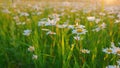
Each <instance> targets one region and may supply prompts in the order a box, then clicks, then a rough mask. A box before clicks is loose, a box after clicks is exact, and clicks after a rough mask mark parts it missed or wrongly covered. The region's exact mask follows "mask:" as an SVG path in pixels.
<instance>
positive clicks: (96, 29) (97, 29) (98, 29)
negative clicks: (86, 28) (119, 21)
mask: <svg viewBox="0 0 120 68" xmlns="http://www.w3.org/2000/svg"><path fill="white" fill-rule="evenodd" d="M100 30H101V29H100V28H99V27H97V28H95V29H93V30H92V31H96V32H98V31H100Z"/></svg>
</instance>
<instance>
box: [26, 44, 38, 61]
mask: <svg viewBox="0 0 120 68" xmlns="http://www.w3.org/2000/svg"><path fill="white" fill-rule="evenodd" d="M28 51H29V52H34V51H35V48H34V46H29V48H28ZM32 59H33V60H37V59H38V56H37V55H35V54H33V56H32Z"/></svg>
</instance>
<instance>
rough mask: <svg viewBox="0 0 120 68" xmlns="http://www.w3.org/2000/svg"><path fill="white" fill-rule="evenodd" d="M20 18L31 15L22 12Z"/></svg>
mask: <svg viewBox="0 0 120 68" xmlns="http://www.w3.org/2000/svg"><path fill="white" fill-rule="evenodd" d="M20 16H29V14H28V13H27V12H21V13H20Z"/></svg>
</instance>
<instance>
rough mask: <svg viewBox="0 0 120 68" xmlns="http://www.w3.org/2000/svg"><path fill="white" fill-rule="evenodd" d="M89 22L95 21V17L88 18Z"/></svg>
mask: <svg viewBox="0 0 120 68" xmlns="http://www.w3.org/2000/svg"><path fill="white" fill-rule="evenodd" d="M87 20H88V21H95V17H92V16H91V17H87Z"/></svg>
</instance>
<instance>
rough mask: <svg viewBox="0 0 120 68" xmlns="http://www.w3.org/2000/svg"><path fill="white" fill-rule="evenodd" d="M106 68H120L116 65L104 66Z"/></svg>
mask: <svg viewBox="0 0 120 68" xmlns="http://www.w3.org/2000/svg"><path fill="white" fill-rule="evenodd" d="M106 68H120V67H119V66H116V65H108V66H106Z"/></svg>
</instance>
